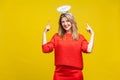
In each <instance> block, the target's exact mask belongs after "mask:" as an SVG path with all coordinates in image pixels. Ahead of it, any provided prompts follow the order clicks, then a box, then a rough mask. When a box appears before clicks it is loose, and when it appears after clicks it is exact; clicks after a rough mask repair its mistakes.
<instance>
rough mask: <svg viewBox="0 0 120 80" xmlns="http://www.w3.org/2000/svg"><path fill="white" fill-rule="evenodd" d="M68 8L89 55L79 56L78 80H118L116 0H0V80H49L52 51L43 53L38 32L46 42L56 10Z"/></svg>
mask: <svg viewBox="0 0 120 80" xmlns="http://www.w3.org/2000/svg"><path fill="white" fill-rule="evenodd" d="M64 4H68V5H71V6H72V8H71V10H70V12H71V13H73V15H74V16H75V18H76V21H77V23H78V28H79V32H80V33H82V34H83V35H84V36H85V37H86V38H87V40H88V41H89V37H90V34H89V33H88V32H87V31H86V30H85V28H86V22H88V23H89V24H90V26H91V27H92V28H93V30H94V32H95V43H94V48H93V52H92V54H84V55H83V57H84V69H83V73H84V80H120V76H119V75H120V46H119V45H120V31H119V30H120V24H119V22H120V0H0V80H52V77H53V72H54V53H51V54H49V55H48V54H43V53H42V50H41V45H42V44H41V43H42V32H43V29H44V27H45V26H46V25H47V23H48V22H50V25H51V30H50V31H49V32H48V33H47V40H48V41H49V40H50V39H51V37H52V35H53V34H54V33H56V32H57V29H58V19H59V16H60V13H59V12H57V11H56V8H57V7H58V6H60V5H64Z"/></svg>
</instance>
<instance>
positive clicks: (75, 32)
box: [58, 12, 79, 40]
mask: <svg viewBox="0 0 120 80" xmlns="http://www.w3.org/2000/svg"><path fill="white" fill-rule="evenodd" d="M63 17H66V18H67V19H68V20H69V21H70V22H71V26H72V27H71V33H72V38H73V39H74V40H78V39H79V36H78V28H77V23H76V21H75V19H74V16H73V15H72V14H71V13H69V12H67V13H62V14H61V15H60V18H59V23H58V24H59V28H58V35H59V36H60V37H61V38H64V35H65V33H66V30H65V29H64V28H63V27H62V24H61V19H62V18H63Z"/></svg>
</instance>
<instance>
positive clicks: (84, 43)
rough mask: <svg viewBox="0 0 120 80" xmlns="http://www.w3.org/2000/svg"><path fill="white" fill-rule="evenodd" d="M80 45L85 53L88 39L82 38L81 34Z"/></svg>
mask: <svg viewBox="0 0 120 80" xmlns="http://www.w3.org/2000/svg"><path fill="white" fill-rule="evenodd" d="M81 46H82V51H83V52H84V53H87V52H88V51H87V48H88V41H87V40H86V39H85V38H84V36H82V43H81Z"/></svg>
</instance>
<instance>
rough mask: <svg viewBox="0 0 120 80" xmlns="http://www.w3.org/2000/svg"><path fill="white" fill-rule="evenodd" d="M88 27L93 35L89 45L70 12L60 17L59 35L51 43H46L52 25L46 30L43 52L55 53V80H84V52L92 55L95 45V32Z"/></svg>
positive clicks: (56, 34)
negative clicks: (79, 31)
mask: <svg viewBox="0 0 120 80" xmlns="http://www.w3.org/2000/svg"><path fill="white" fill-rule="evenodd" d="M87 26H88V27H87V31H88V32H89V33H90V34H91V37H90V41H89V43H88V42H87V40H86V39H85V38H84V36H83V35H82V34H79V33H78V28H77V23H76V21H75V19H74V17H73V15H72V14H71V13H69V12H67V13H62V14H61V15H60V19H59V29H58V33H55V35H54V36H53V37H52V39H51V40H50V41H49V42H47V41H46V33H47V31H49V30H50V25H47V26H46V28H45V29H44V32H43V40H42V50H43V52H44V53H50V52H52V51H53V50H54V52H55V67H56V68H55V72H54V80H83V75H82V69H83V58H82V52H84V53H90V52H91V51H92V48H93V43H94V32H93V30H92V29H91V28H90V26H89V25H88V24H87Z"/></svg>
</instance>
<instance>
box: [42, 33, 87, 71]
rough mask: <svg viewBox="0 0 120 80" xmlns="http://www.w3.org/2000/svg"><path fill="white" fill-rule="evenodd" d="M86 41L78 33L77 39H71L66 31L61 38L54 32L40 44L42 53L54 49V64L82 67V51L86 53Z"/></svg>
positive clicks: (70, 35)
mask: <svg viewBox="0 0 120 80" xmlns="http://www.w3.org/2000/svg"><path fill="white" fill-rule="evenodd" d="M87 46H88V42H87V40H86V39H85V38H84V36H83V35H81V34H79V39H78V40H73V39H72V34H69V33H66V34H65V37H64V38H63V39H61V38H60V36H59V35H58V34H57V33H56V34H55V35H54V36H53V37H52V39H51V41H50V42H48V43H46V44H44V45H42V51H43V52H44V53H50V52H52V51H53V50H54V51H55V65H56V66H57V65H66V66H72V67H77V68H81V69H82V68H83V59H82V52H86V53H87Z"/></svg>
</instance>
